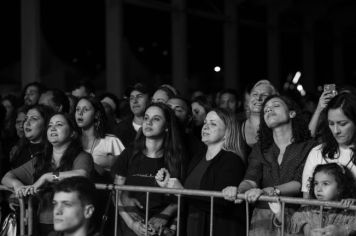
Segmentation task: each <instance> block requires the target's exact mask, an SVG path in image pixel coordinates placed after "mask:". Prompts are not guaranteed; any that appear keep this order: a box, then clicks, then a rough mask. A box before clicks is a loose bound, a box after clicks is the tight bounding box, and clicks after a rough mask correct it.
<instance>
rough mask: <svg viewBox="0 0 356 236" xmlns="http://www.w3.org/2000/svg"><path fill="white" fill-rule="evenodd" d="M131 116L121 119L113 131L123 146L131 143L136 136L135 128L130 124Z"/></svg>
mask: <svg viewBox="0 0 356 236" xmlns="http://www.w3.org/2000/svg"><path fill="white" fill-rule="evenodd" d="M132 121H133V117H130V118H128V119H125V120H123V121H121V122H120V123H119V124H118V126H117V129H116V131H115V135H116V136H117V137H118V138H119V139H120V140H121V142H122V144H124V146H125V147H127V146H129V145H130V144H132V143H133V141H134V140H135V137H136V133H137V132H136V130H135V129H134V127H133V125H132Z"/></svg>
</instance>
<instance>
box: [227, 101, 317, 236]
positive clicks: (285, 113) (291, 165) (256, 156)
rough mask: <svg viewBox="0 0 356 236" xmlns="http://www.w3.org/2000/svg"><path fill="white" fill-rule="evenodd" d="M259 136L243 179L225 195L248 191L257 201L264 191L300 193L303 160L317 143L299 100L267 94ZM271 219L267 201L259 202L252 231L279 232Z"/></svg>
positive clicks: (233, 197)
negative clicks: (305, 119)
mask: <svg viewBox="0 0 356 236" xmlns="http://www.w3.org/2000/svg"><path fill="white" fill-rule="evenodd" d="M258 138H259V139H258V140H259V142H258V143H257V145H255V146H254V148H253V149H252V152H251V154H250V156H249V158H248V167H247V171H246V174H245V177H244V180H243V181H242V182H241V184H240V185H239V187H238V188H236V187H228V188H226V189H224V191H223V193H224V195H225V198H226V199H227V200H236V194H237V193H245V196H246V200H247V201H248V202H252V203H254V202H256V201H257V200H258V198H259V197H260V196H261V195H270V196H273V195H283V196H298V195H299V194H300V187H301V176H302V171H303V166H304V162H305V160H306V157H307V155H308V153H309V151H310V149H311V148H312V147H313V146H314V143H313V142H310V141H309V139H310V131H309V129H308V126H307V123H306V122H305V121H304V119H303V117H302V115H301V110H300V109H299V107H298V106H297V104H296V103H295V102H293V101H292V100H290V99H288V98H286V97H283V96H279V95H273V96H270V97H268V98H266V100H265V102H264V103H263V105H262V112H261V117H260V130H259V135H258ZM287 210H288V211H289V210H292V209H289V208H287ZM272 220H273V213H272V212H271V211H270V210H269V207H268V204H267V203H265V202H258V203H257V204H256V207H255V209H254V212H253V216H252V221H251V228H250V232H249V235H278V230H277V229H276V228H274V227H273V223H272Z"/></svg>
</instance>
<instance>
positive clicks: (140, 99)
mask: <svg viewBox="0 0 356 236" xmlns="http://www.w3.org/2000/svg"><path fill="white" fill-rule="evenodd" d="M148 102H149V100H148V95H147V94H144V93H141V92H140V91H137V90H133V91H132V92H131V94H130V108H131V111H132V113H133V114H134V115H135V116H142V114H143V113H144V112H145V109H146V107H147V105H148Z"/></svg>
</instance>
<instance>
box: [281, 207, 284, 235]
mask: <svg viewBox="0 0 356 236" xmlns="http://www.w3.org/2000/svg"><path fill="white" fill-rule="evenodd" d="M281 205H282V206H281V208H282V209H281V212H282V230H281V236H284V223H285V222H284V215H285V212H284V211H285V203H284V202H282V203H281Z"/></svg>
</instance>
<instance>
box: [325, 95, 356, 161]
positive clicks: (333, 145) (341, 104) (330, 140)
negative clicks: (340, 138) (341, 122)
mask: <svg viewBox="0 0 356 236" xmlns="http://www.w3.org/2000/svg"><path fill="white" fill-rule="evenodd" d="M338 108H340V109H341V110H342V111H343V113H344V114H345V116H346V117H347V118H348V119H349V120H351V121H352V122H354V124H355V121H356V96H355V95H353V94H351V93H340V94H339V95H337V96H335V97H334V98H333V99H331V100H330V102H329V103H328V105H327V107H326V108H325V109H324V112H323V114H322V117H321V119H322V121H321V124H320V132H321V141H322V149H321V153H322V155H323V157H326V158H330V159H336V158H338V157H339V155H340V150H339V144H338V143H337V141H336V140H335V138H334V136H333V134H332V132H331V130H330V128H329V123H328V113H329V111H330V110H333V109H338ZM351 144H353V148H355V147H356V146H355V144H356V135H355V134H353V139H352V140H351V142H350V145H351ZM352 162H353V163H354V164H356V160H355V150H353V154H352Z"/></svg>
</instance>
